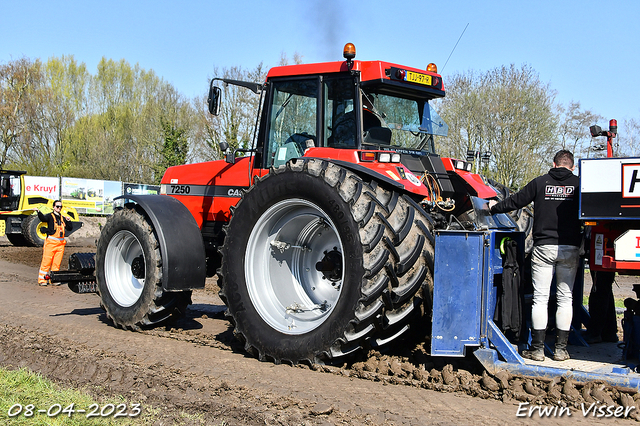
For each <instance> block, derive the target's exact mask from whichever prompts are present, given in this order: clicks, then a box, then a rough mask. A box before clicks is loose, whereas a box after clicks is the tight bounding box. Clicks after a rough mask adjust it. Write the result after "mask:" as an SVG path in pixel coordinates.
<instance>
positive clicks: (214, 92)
mask: <svg viewBox="0 0 640 426" xmlns="http://www.w3.org/2000/svg"><path fill="white" fill-rule="evenodd" d="M220 92H221V90H220V88H219V87H218V86H214V85H213V80H211V86H210V87H209V97H208V98H207V103H208V104H209V113H210V114H211V115H218V114H220Z"/></svg>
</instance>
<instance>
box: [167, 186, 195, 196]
mask: <svg viewBox="0 0 640 426" xmlns="http://www.w3.org/2000/svg"><path fill="white" fill-rule="evenodd" d="M169 187H170V188H171V194H189V193H191V186H189V185H169Z"/></svg>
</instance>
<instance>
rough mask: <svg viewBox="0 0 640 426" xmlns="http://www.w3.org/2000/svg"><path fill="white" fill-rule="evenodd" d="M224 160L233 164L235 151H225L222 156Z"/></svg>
mask: <svg viewBox="0 0 640 426" xmlns="http://www.w3.org/2000/svg"><path fill="white" fill-rule="evenodd" d="M224 161H226V162H227V163H229V164H235V163H236V152H235V151H233V150H231V151H227V154H226V155H225V157H224Z"/></svg>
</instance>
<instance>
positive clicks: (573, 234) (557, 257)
mask: <svg viewBox="0 0 640 426" xmlns="http://www.w3.org/2000/svg"><path fill="white" fill-rule="evenodd" d="M574 168H575V166H574V162H573V154H572V153H571V152H569V151H566V150H561V151H558V153H556V155H555V157H553V168H552V169H551V170H549V172H548V173H547V174H545V175H543V176H540V177H537V178H535V179H534V180H532V181H531V182H529V183H528V184H527V185H526V186H525V187H524V188H522V189H521V190H520V191H519V192H518V193H516V194H513V195H512V196H510V197H508V198H506V199H504V200H502V201H500V202H498V203H496V202H495V201H493V200H492V201H490V202H489V207H490V209H491V213H506V212H510V211H512V210H516V209H519V208H522V207H525V206H526V205H528V204H529V203H531V202H533V203H534V211H535V213H534V219H533V246H534V247H533V251H532V253H531V273H532V280H533V308H532V311H531V322H532V324H533V330H532V331H531V337H532V339H531V340H532V341H531V350H528V351H523V352H522V356H524V357H525V358H529V359H533V360H536V361H544V340H545V334H546V328H547V321H548V316H547V307H548V304H549V292H550V288H551V281H552V280H553V276H554V272H555V277H556V286H557V292H556V299H557V303H558V306H557V310H556V344H555V351H554V354H553V359H555V360H556V361H564V360H567V359H569V353H568V352H567V340H568V338H569V330H570V328H571V320H572V316H573V296H572V292H573V283H574V280H575V276H576V271H577V269H578V260H579V250H580V244H581V242H582V230H581V223H580V220H579V217H578V189H579V184H580V180H579V178H578V177H577V176H576V175H574V174H573V169H574Z"/></svg>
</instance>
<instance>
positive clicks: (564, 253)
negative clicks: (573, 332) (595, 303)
mask: <svg viewBox="0 0 640 426" xmlns="http://www.w3.org/2000/svg"><path fill="white" fill-rule="evenodd" d="M579 250H580V249H579V248H578V247H576V246H568V245H543V246H535V247H534V248H533V252H532V253H531V274H532V279H533V308H532V310H531V322H532V323H533V329H534V330H544V329H546V328H547V322H548V318H547V312H548V306H549V292H550V289H551V281H552V280H553V276H554V274H555V277H556V287H557V291H556V299H557V301H558V308H557V310H556V328H557V329H559V330H563V331H568V330H570V329H571V319H572V317H573V283H574V281H575V278H576V271H577V270H578V260H579V259H578V258H579Z"/></svg>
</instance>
